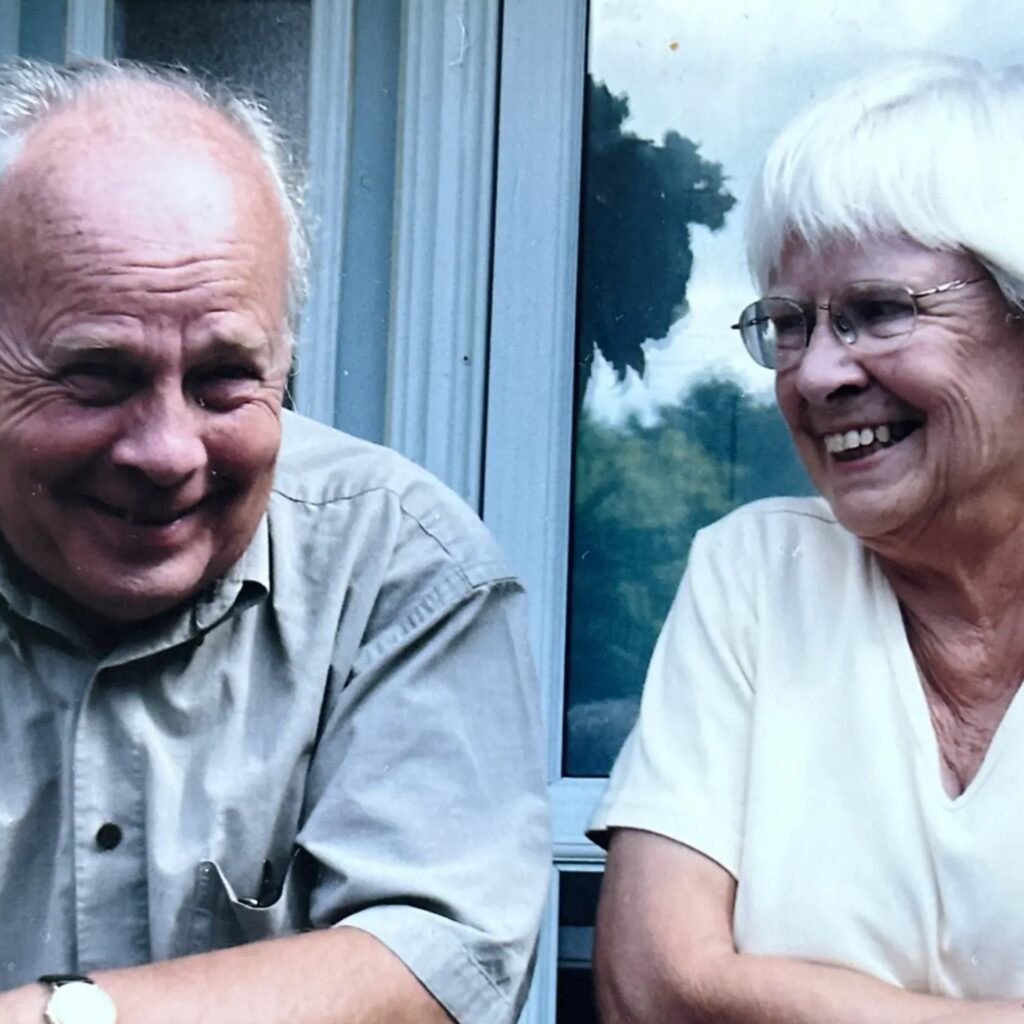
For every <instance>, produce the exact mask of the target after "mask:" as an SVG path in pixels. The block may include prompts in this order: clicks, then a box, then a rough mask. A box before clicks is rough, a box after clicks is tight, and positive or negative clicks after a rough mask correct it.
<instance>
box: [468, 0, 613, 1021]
mask: <svg viewBox="0 0 1024 1024" xmlns="http://www.w3.org/2000/svg"><path fill="white" fill-rule="evenodd" d="M586 56H587V3H586V0H562V2H560V3H557V4H552V3H550V0H508V2H506V3H505V5H504V12H503V26H502V48H501V76H500V92H499V110H500V114H499V120H498V155H497V184H496V189H495V215H494V217H495V223H494V243H493V244H494V257H493V259H494V271H493V278H492V302H491V332H490V367H489V387H488V406H487V443H486V449H485V463H484V465H485V472H484V494H483V499H484V500H483V514H484V520H485V521H486V522H487V524H488V526H489V527H490V528H491V530H492V531H493V532H494V534H495V535H496V537H497V538H498V540H499V542H500V543H501V544H502V546H503V547H504V549H505V551H506V554H507V555H508V557H509V559H510V561H511V564H512V566H513V568H514V569H515V570H516V572H517V573H519V575H520V576H521V577H522V579H523V580H524V581H525V583H526V586H527V591H528V593H529V599H530V609H529V611H530V633H531V641H532V645H533V650H534V653H535V656H536V658H537V667H538V672H539V676H540V691H541V700H542V715H543V720H544V730H545V736H546V751H545V753H546V760H547V772H548V792H549V796H550V799H551V806H552V827H553V838H554V854H553V863H552V872H551V882H550V897H549V901H548V905H547V908H546V910H545V913H544V921H543V926H542V931H541V939H540V945H539V948H538V953H537V964H536V971H535V975H534V981H533V987H532V989H531V992H530V997H529V1000H528V1001H527V1004H526V1007H525V1008H524V1011H523V1014H522V1016H521V1018H520V1020H521V1022H523V1024H543V1022H550V1021H553V1020H554V1013H555V1006H556V988H557V972H558V890H559V882H560V877H561V874H562V873H563V872H565V871H571V870H585V871H595V870H600V869H601V867H602V865H603V862H604V853H603V851H602V850H601V849H599V848H598V847H597V846H595V845H594V844H593V843H591V842H589V841H588V840H587V839H586V838H585V836H584V829H585V828H586V825H587V822H588V820H589V818H590V815H591V813H592V812H593V809H594V807H595V806H596V804H597V801H598V799H599V798H600V796H601V794H602V793H603V791H604V789H605V786H606V784H607V783H606V780H605V779H604V778H570V777H567V776H565V775H564V774H563V738H564V715H565V664H566V644H567V625H568V615H567V613H568V585H569V525H570V511H571V494H572V488H571V482H572V459H573V390H574V387H575V371H576V356H575V328H576V284H577V263H578V255H579V211H580V195H581V170H582V153H583V102H584V89H585V80H586V70H587V67H586ZM524 425H525V429H524Z"/></svg>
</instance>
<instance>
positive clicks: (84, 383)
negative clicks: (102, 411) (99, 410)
mask: <svg viewBox="0 0 1024 1024" xmlns="http://www.w3.org/2000/svg"><path fill="white" fill-rule="evenodd" d="M58 379H59V380H60V381H61V383H63V384H65V385H66V386H67V387H69V388H70V389H71V390H72V392H73V393H74V395H75V397H76V398H77V399H78V400H79V401H81V402H84V403H86V404H87V405H111V404H113V403H115V402H120V401H121V400H122V399H124V398H125V397H127V395H128V394H129V393H130V392H131V390H132V388H133V386H134V383H135V382H134V380H133V379H132V376H131V374H129V373H127V372H126V371H125V370H124V369H123V368H121V367H117V366H113V365H111V364H109V363H73V364H72V365H70V366H66V367H65V368H64V369H63V370H61V372H60V373H59V374H58Z"/></svg>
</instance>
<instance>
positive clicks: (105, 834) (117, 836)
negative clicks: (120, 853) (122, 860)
mask: <svg viewBox="0 0 1024 1024" xmlns="http://www.w3.org/2000/svg"><path fill="white" fill-rule="evenodd" d="M121 839H122V832H121V828H120V826H118V825H115V824H114V823H113V822H112V821H108V822H107V823H106V824H105V825H100V827H99V829H98V830H97V832H96V845H97V846H98V847H99V848H100V849H101V850H113V849H116V848H117V847H118V846H120V845H121Z"/></svg>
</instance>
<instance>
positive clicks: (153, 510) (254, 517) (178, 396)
mask: <svg viewBox="0 0 1024 1024" xmlns="http://www.w3.org/2000/svg"><path fill="white" fill-rule="evenodd" d="M150 113H152V111H150ZM116 115H117V116H115V117H112V116H110V114H109V112H108V113H107V114H104V111H103V110H102V109H100V110H98V111H94V112H93V114H92V115H90V114H89V113H88V112H86V113H85V114H83V113H82V112H81V111H77V112H71V111H69V112H65V113H63V114H59V115H57V116H56V118H54V119H53V120H52V121H51V122H49V123H48V124H45V125H43V126H42V127H41V128H39V129H37V130H36V132H35V133H34V134H32V135H31V136H30V137H29V139H28V141H27V143H26V146H25V149H24V150H23V152H22V154H21V156H20V157H19V158H18V160H17V162H16V164H15V166H14V168H13V169H12V171H11V173H10V175H9V176H8V177H7V178H6V179H4V180H3V181H2V182H0V231H2V233H3V237H4V239H5V245H4V250H5V252H4V253H3V254H0V533H2V535H3V537H4V538H5V539H6V541H7V543H8V544H9V545H10V547H11V548H12V549H13V551H14V553H15V554H16V555H17V556H18V558H19V559H20V560H21V561H22V562H23V563H24V564H25V565H27V566H28V567H29V568H30V569H31V570H32V571H33V572H34V573H35V574H37V575H38V576H39V577H41V578H42V579H43V580H44V581H45V582H46V583H48V584H50V585H51V587H52V588H54V589H55V590H56V591H57V592H58V593H59V594H60V595H62V596H64V597H65V598H70V599H71V601H72V602H73V603H74V604H75V605H77V606H79V607H80V608H81V609H84V610H85V612H86V613H87V615H88V616H91V617H98V618H99V619H100V620H107V621H120V622H129V621H138V620H141V619H145V618H149V617H151V616H154V615H158V614H160V613H161V612H163V611H166V610H168V609H170V608H173V607H174V606H176V605H178V604H180V603H182V602H183V601H186V600H187V599H189V598H190V597H192V596H193V595H195V594H196V593H198V592H199V591H200V590H202V589H203V588H204V587H205V586H206V585H207V584H209V583H210V582H211V581H213V580H215V579H216V578H218V577H219V576H222V575H223V574H224V573H225V571H226V570H228V569H229V568H230V567H231V565H232V564H233V563H234V562H235V561H236V560H237V559H238V557H239V556H240V555H241V553H242V552H243V551H244V550H245V548H246V546H247V545H248V543H249V541H250V540H251V538H252V536H253V534H254V532H255V530H256V527H257V525H258V523H259V520H260V518H261V516H262V514H263V512H264V509H265V507H266V503H267V499H268V495H269V492H270V486H271V479H272V475H273V469H274V463H275V459H276V456H277V451H278V446H279V443H280V408H281V394H282V389H283V384H284V380H285V376H286V374H287V368H288V355H289V354H288V348H287V345H286V343H285V341H284V340H283V339H284V337H285V327H284V294H285V273H286V256H285V241H284V239H285V237H286V234H285V229H284V225H283V219H282V216H281V213H280V210H279V208H278V207H277V205H276V203H275V202H274V199H273V197H272V193H271V191H270V187H269V184H268V183H267V182H266V181H265V179H264V176H263V172H262V170H261V168H260V167H259V165H258V163H257V162H256V160H255V158H254V157H253V155H252V152H251V149H250V147H249V146H248V145H247V144H246V143H244V141H243V140H241V138H240V137H237V136H236V135H234V133H233V131H232V129H230V128H229V127H228V126H226V125H222V124H220V123H219V121H218V120H217V119H215V118H214V116H213V115H211V114H207V113H205V112H201V111H197V110H190V109H186V108H184V107H183V106H182V105H181V104H180V103H178V104H177V105H176V104H175V102H174V101H171V103H170V109H169V110H168V111H167V112H166V115H165V119H166V123H165V119H164V118H161V119H160V123H159V124H158V126H156V127H154V125H153V121H152V118H150V120H148V121H147V122H146V124H145V125H141V124H131V123H130V122H131V120H132V118H131V117H130V115H125V111H124V110H123V109H120V110H118V111H117V112H116ZM125 116H127V120H123V119H122V120H121V121H120V122H118V118H123V117H125ZM90 117H91V120H90Z"/></svg>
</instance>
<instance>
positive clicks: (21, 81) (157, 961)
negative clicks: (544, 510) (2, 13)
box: [0, 63, 547, 1024]
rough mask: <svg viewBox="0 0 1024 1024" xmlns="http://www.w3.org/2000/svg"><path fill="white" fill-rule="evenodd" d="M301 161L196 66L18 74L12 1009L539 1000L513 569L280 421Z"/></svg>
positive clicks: (8, 622)
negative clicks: (194, 76)
mask: <svg viewBox="0 0 1024 1024" xmlns="http://www.w3.org/2000/svg"><path fill="white" fill-rule="evenodd" d="M281 166H282V164H281V161H280V156H279V151H278V149H277V144H276V141H275V137H274V134H273V131H272V129H271V128H270V126H269V124H268V123H267V122H266V120H265V118H263V116H262V115H261V114H260V112H259V111H258V110H256V109H255V108H253V107H252V106H250V105H248V104H246V103H244V102H242V101H239V100H237V99H234V98H232V97H229V96H226V95H223V96H222V95H220V94H219V93H218V94H216V95H211V94H210V93H209V92H206V91H204V90H203V89H201V88H200V87H199V86H198V85H196V83H194V82H192V81H191V80H189V79H187V78H185V77H184V76H180V75H176V74H175V75H172V74H165V73H163V72H160V73H158V72H155V71H152V70H147V69H145V68H140V67H121V68H117V67H114V66H112V65H105V64H98V65H88V66H83V67H79V68H72V69H56V68H52V67H48V66H44V65H37V64H28V63H19V64H16V65H10V66H7V67H6V68H5V69H3V70H2V71H0V231H2V237H3V239H4V244H3V246H2V247H0V538H2V548H0V749H2V751H3V755H4V761H5V765H6V767H5V769H4V779H3V783H2V785H0V990H3V992H2V994H0V1021H2V1022H4V1024H28V1022H32V1024H36V1022H39V1021H42V1020H44V1019H49V1020H52V1021H55V1022H58V1024H110V1022H113V1021H114V1020H115V1019H116V1020H119V1021H122V1022H123V1024H136V1022H138V1024H163V1022H167V1024H171V1022H173V1024H190V1022H196V1024H199V1022H214V1021H215V1022H218V1024H223V1022H228V1024H234V1022H243V1021H251V1022H258V1024H276V1022H288V1024H319V1022H325V1024H326V1022H338V1024H344V1022H348V1021H361V1022H362V1021H367V1022H369V1021H388V1022H391V1024H394V1022H401V1021H443V1020H446V1019H448V1016H447V1015H450V1016H451V1017H453V1018H455V1019H456V1020H458V1021H464V1022H468V1021H474V1022H476V1021H479V1022H488V1024H489V1022H495V1024H497V1022H500V1021H507V1020H511V1019H512V1018H513V1017H514V1015H515V1013H516V1010H517V1009H518V1006H519V1005H520V1003H521V999H522V994H523V987H524V984H525V980H524V979H525V976H526V974H527V967H528V964H529V961H530V957H531V953H532V948H533V941H534V936H535V931H536V927H537V923H538V920H539V915H540V905H541V902H542V899H543V893H544V889H545V878H546V871H547V867H546V864H547V849H546V843H547V829H546V813H545V805H544V799H543V785H542V775H541V771H540V768H539V757H538V747H539V744H538V743H537V727H536V721H535V712H534V707H533V694H532V680H531V669H530V665H529V657H528V654H527V651H526V646H525V642H524V638H523V629H522V623H521V619H522V608H521V593H520V588H519V587H518V585H517V584H516V582H515V581H514V580H513V579H512V578H511V577H510V575H509V574H508V571H507V570H506V569H505V567H504V566H503V564H502V560H501V558H500V555H499V553H498V552H497V550H496V549H495V546H494V544H493V542H492V541H491V540H490V538H489V537H488V536H487V534H486V533H485V531H484V530H483V528H482V526H481V525H480V524H479V522H478V521H477V520H476V519H475V517H474V516H473V515H472V514H471V513H470V512H469V511H468V510H467V509H466V508H465V507H463V506H462V505H461V503H459V502H458V500H457V499H455V498H454V497H453V496H452V495H451V494H449V493H448V492H447V491H445V490H444V488H442V487H441V485H439V484H438V483H437V482H436V481H434V480H433V479H431V478H430V477H429V476H428V475H427V474H425V473H423V472H421V471H419V470H417V469H415V468H414V467H412V466H411V465H409V464H408V463H406V462H405V461H403V460H402V459H400V458H399V457H398V456H396V455H394V454H393V453H390V452H388V451H386V450H383V449H380V448H376V447H374V446H371V445H368V444H365V443H362V442H358V441H355V440H353V439H351V438H348V437H345V436H343V435H341V434H338V433H337V432H335V431H332V430H329V429H327V428H326V427H321V426H318V425H316V424H314V423H311V422H309V421H306V420H303V419H302V418H300V417H298V416H294V415H291V414H289V413H283V412H282V409H281V404H282V392H283V389H284V385H285V381H286V378H287V373H288V367H289V363H290V359H291V348H290V340H289V339H290V334H289V327H288V324H289V313H290V312H294V309H290V308H289V303H290V302H291V303H292V304H294V301H295V300H296V298H297V296H298V295H299V293H300V290H301V289H300V288H299V287H298V285H297V271H298V270H299V269H301V264H302V247H301V232H300V231H299V230H298V227H297V223H298V222H297V218H296V214H295V210H294V207H293V206H292V204H291V203H290V201H289V199H288V194H289V193H288V188H287V186H286V182H285V178H284V176H283V174H282V171H281ZM261 940H268V941H261ZM231 947H235V948H231ZM68 974H73V975H82V976H86V977H81V978H79V979H78V980H69V979H68V978H67V977H66V975H68ZM53 975H65V976H64V977H56V978H54V977H52V976H53ZM41 976H44V980H43V981H42V982H40V981H38V980H37V979H38V978H40V977H41Z"/></svg>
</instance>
